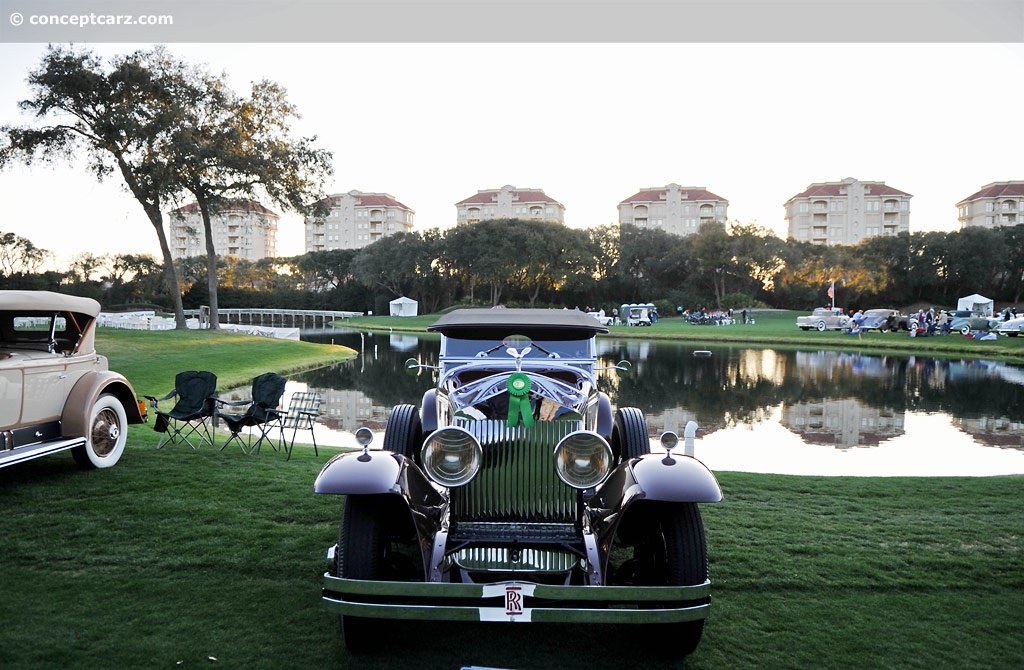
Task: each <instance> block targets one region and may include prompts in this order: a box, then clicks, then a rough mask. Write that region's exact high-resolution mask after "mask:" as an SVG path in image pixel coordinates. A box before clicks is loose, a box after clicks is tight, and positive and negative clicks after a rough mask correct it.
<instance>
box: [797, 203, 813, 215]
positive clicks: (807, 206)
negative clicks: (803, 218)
mask: <svg viewBox="0 0 1024 670" xmlns="http://www.w3.org/2000/svg"><path fill="white" fill-rule="evenodd" d="M797 211H798V212H800V213H801V214H806V213H807V212H809V211H811V205H810V203H807V202H801V203H800V204H799V205H797Z"/></svg>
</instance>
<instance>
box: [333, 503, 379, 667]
mask: <svg viewBox="0 0 1024 670" xmlns="http://www.w3.org/2000/svg"><path fill="white" fill-rule="evenodd" d="M381 508H382V505H381V504H380V500H379V496H346V498H345V511H344V514H343V515H342V520H341V531H340V533H339V537H338V551H337V553H336V554H335V557H334V575H335V576H336V577H345V578H347V579H366V580H379V579H380V578H381V576H382V574H383V572H384V560H385V553H386V551H387V541H386V537H385V535H384V527H383V525H384V524H383V519H382V518H381V516H380V511H381ZM339 619H340V620H341V628H342V633H343V634H344V636H345V646H347V647H348V648H349V650H350V651H353V652H359V651H372V650H373V649H381V648H382V647H380V646H379V644H378V643H379V642H381V639H382V638H381V639H379V637H378V636H379V634H380V632H381V631H382V630H386V628H385V627H383V626H381V625H380V623H379V622H377V623H375V622H374V621H373V620H371V619H365V618H362V617H354V616H348V615H345V614H343V615H341V616H340V617H339Z"/></svg>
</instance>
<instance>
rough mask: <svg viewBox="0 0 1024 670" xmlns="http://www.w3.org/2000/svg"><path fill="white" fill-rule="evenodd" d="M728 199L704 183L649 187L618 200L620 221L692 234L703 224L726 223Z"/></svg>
mask: <svg viewBox="0 0 1024 670" xmlns="http://www.w3.org/2000/svg"><path fill="white" fill-rule="evenodd" d="M728 211H729V201H728V200H726V199H725V198H723V197H721V196H718V195H715V194H714V193H712V192H711V191H709V190H707V189H706V188H704V187H703V186H680V185H679V184H669V185H668V186H651V187H649V188H643V189H641V190H640V191H639V192H638V193H635V194H634V195H631V196H630V197H628V198H626V199H625V200H623V201H622V202H620V203H619V224H620V225H626V224H628V225H632V226H636V227H638V228H660V229H661V230H664V231H665V232H668V233H672V234H673V235H692V234H693V233H696V232H697V230H699V229H700V227H701V226H702V225H703V224H705V223H710V222H717V223H725V222H726V220H727V217H728Z"/></svg>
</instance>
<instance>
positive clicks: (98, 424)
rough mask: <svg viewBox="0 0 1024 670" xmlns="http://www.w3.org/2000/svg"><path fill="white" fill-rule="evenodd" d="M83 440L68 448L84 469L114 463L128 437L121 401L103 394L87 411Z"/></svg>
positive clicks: (119, 456)
mask: <svg viewBox="0 0 1024 670" xmlns="http://www.w3.org/2000/svg"><path fill="white" fill-rule="evenodd" d="M87 429H88V431H89V434H88V435H86V436H85V437H86V443H85V444H84V445H82V446H80V447H75V448H73V449H72V450H71V455H72V456H74V458H75V462H76V463H77V464H78V466H79V467H81V468H84V469H93V468H109V467H110V466H112V465H114V464H115V463H117V461H118V460H119V459H120V458H121V454H123V453H124V446H125V443H126V442H127V441H128V417H127V415H126V414H125V411H124V406H123V405H121V401H120V400H118V399H117V398H115V397H114V396H112V395H110V394H107V393H105V394H103V395H101V396H100V397H99V398H98V399H97V400H96V403H95V404H93V406H92V410H91V411H90V413H89V424H88V428H87Z"/></svg>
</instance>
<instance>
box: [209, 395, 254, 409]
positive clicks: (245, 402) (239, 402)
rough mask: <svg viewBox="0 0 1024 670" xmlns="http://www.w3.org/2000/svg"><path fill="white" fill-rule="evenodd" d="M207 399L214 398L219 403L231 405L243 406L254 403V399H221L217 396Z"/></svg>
mask: <svg viewBox="0 0 1024 670" xmlns="http://www.w3.org/2000/svg"><path fill="white" fill-rule="evenodd" d="M207 400H212V401H214V402H215V403H217V404H218V405H227V406H229V407H243V406H245V405H251V404H252V400H221V399H220V398H218V397H216V396H210V397H209V398H207Z"/></svg>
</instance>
